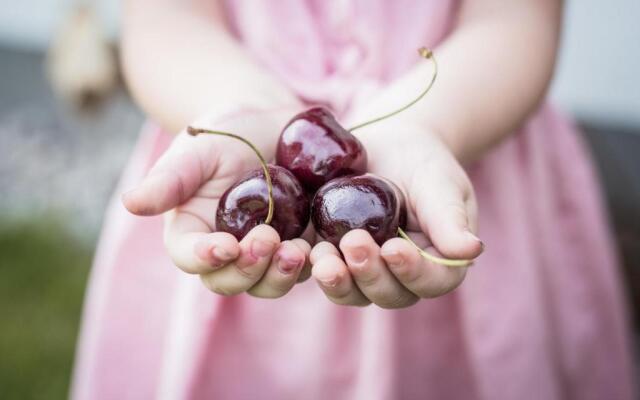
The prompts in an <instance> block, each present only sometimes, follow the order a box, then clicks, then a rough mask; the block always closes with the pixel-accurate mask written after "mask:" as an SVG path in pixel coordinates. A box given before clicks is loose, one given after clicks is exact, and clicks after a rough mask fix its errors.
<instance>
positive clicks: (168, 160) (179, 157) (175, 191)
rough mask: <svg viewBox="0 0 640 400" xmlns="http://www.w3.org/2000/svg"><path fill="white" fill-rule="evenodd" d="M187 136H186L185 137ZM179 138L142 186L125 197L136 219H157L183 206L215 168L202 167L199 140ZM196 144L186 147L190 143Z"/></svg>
mask: <svg viewBox="0 0 640 400" xmlns="http://www.w3.org/2000/svg"><path fill="white" fill-rule="evenodd" d="M181 135H182V136H184V134H181ZM182 136H179V137H177V138H176V140H175V141H174V143H173V144H172V145H171V147H170V148H169V149H168V150H167V152H166V153H165V154H164V155H163V156H162V157H161V158H160V159H159V160H158V161H157V162H156V164H155V165H154V167H153V168H152V169H151V170H150V171H149V173H148V174H147V176H146V177H145V178H144V179H143V180H142V182H140V184H139V185H138V186H137V187H136V188H134V189H133V190H130V191H128V192H126V193H125V194H123V195H122V202H123V204H124V206H125V207H126V208H127V210H129V211H130V212H131V213H133V214H136V215H157V214H161V213H163V212H165V211H168V210H170V209H172V208H174V207H175V206H177V205H179V204H182V203H183V202H184V201H186V200H187V199H189V198H190V197H191V196H192V195H193V194H194V193H195V192H196V191H197V190H198V188H200V186H201V185H202V183H203V182H204V181H205V180H206V179H207V178H208V176H209V175H210V173H209V172H208V171H209V170H210V169H211V168H210V166H208V165H205V164H204V163H202V161H201V160H202V158H201V157H200V154H199V149H198V148H197V147H196V145H197V144H199V143H198V142H196V140H197V139H196V138H189V137H188V138H183V137H182ZM189 139H190V140H191V141H192V142H193V144H189V145H185V144H184V142H185V141H186V140H189Z"/></svg>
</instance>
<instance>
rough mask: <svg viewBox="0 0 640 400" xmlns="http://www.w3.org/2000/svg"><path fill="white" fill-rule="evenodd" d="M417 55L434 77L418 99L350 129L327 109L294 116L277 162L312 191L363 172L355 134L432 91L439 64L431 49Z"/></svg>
mask: <svg viewBox="0 0 640 400" xmlns="http://www.w3.org/2000/svg"><path fill="white" fill-rule="evenodd" d="M418 53H419V54H420V56H421V57H423V58H425V59H428V60H431V61H432V62H433V65H434V71H433V77H432V78H431V81H430V82H429V85H428V86H427V88H426V89H425V90H423V91H422V92H421V93H420V95H418V97H416V98H415V99H414V100H412V101H411V102H409V103H408V104H406V105H404V106H402V107H400V108H399V109H397V110H394V111H392V112H390V113H388V114H385V115H381V116H379V117H377V118H374V119H371V120H369V121H366V122H363V123H360V124H358V125H356V126H354V127H352V128H351V129H349V130H347V129H344V128H343V127H342V126H341V125H340V124H339V123H338V121H336V119H335V118H334V116H333V115H332V114H331V113H330V112H329V111H328V110H327V109H326V108H323V107H314V108H311V109H309V110H307V111H304V112H302V113H300V114H298V115H296V116H295V117H293V118H292V119H291V121H289V123H288V124H287V125H286V126H285V127H284V129H283V130H282V133H281V134H280V138H279V140H278V146H277V148H276V163H277V164H278V165H280V166H282V167H285V168H286V169H288V170H289V171H291V172H293V174H294V175H295V176H296V177H297V178H298V179H299V180H300V183H302V185H303V186H304V187H305V188H306V189H307V190H309V191H310V192H314V191H316V190H317V189H318V188H319V187H320V186H322V185H324V184H325V183H327V182H328V181H330V180H331V179H333V178H337V177H340V176H345V175H350V174H361V173H364V172H365V171H366V167H367V153H366V151H365V149H364V147H363V146H362V143H360V141H359V140H358V138H356V137H355V136H354V135H353V134H352V132H353V131H354V130H356V129H360V128H362V127H365V126H367V125H371V124H374V123H376V122H379V121H382V120H383V119H387V118H389V117H392V116H394V115H396V114H398V113H400V112H402V111H404V110H406V109H407V108H409V107H411V106H413V105H414V104H415V103H417V102H418V101H419V100H420V99H422V98H423V97H424V96H425V95H426V94H427V93H428V92H429V90H431V87H432V86H433V83H434V82H435V79H436V76H437V74H438V64H437V63H436V61H435V58H434V57H433V53H432V52H431V50H429V49H427V48H424V47H422V48H420V49H419V50H418Z"/></svg>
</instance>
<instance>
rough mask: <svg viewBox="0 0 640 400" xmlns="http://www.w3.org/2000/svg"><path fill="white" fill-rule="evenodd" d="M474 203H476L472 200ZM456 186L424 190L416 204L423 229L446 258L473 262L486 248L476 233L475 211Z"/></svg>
mask: <svg viewBox="0 0 640 400" xmlns="http://www.w3.org/2000/svg"><path fill="white" fill-rule="evenodd" d="M471 201H473V200H471ZM467 202H468V200H465V199H464V196H463V195H462V193H461V192H460V191H459V190H458V189H457V188H455V187H454V186H453V185H440V187H438V190H433V188H429V187H428V186H426V187H423V188H422V190H421V191H420V193H419V195H418V196H417V198H416V202H415V203H414V206H415V211H416V215H417V217H418V222H419V225H420V229H421V230H422V231H423V232H425V233H426V234H427V235H428V237H429V239H430V241H431V242H432V243H433V245H434V246H435V247H436V249H437V250H438V251H439V252H440V253H442V254H443V255H444V256H445V257H448V258H455V259H472V258H475V257H477V256H479V255H480V253H482V250H483V244H482V242H481V241H480V239H479V238H478V237H477V236H476V235H475V234H474V233H472V229H474V228H475V225H476V224H475V221H471V220H472V219H474V218H476V216H475V215H474V214H475V213H474V212H473V208H474V207H471V206H469V204H467Z"/></svg>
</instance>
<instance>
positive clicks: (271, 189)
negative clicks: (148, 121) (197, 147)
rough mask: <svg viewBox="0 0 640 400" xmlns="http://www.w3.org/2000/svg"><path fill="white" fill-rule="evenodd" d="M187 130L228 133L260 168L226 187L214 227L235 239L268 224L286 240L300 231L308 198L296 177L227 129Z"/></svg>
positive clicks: (190, 129) (306, 215) (304, 223)
mask: <svg viewBox="0 0 640 400" xmlns="http://www.w3.org/2000/svg"><path fill="white" fill-rule="evenodd" d="M187 133H189V135H191V136H197V135H199V134H201V133H203V134H209V135H219V136H227V137H231V138H233V139H236V140H240V141H241V142H243V143H245V144H246V145H247V146H249V147H251V150H253V152H254V153H255V154H256V156H257V157H258V159H259V160H260V165H261V167H262V169H261V170H260V169H258V170H253V171H250V172H249V173H247V174H246V175H245V176H244V177H242V178H241V179H240V180H238V181H237V182H236V183H234V184H233V185H232V186H231V187H230V188H228V189H227V190H226V191H225V192H224V193H223V195H222V197H221V198H220V202H219V203H218V209H217V210H216V229H217V230H219V231H223V232H228V233H230V234H232V235H233V236H235V237H236V238H237V239H238V240H240V239H242V238H243V237H244V236H245V235H246V234H247V233H248V232H249V231H250V230H251V229H252V228H253V227H255V226H257V225H259V224H263V223H264V224H269V225H272V226H273V228H274V229H275V230H276V231H277V232H278V234H279V235H280V239H282V240H289V239H294V238H297V237H298V236H300V235H301V234H302V232H303V231H304V229H305V228H306V226H307V223H308V222H309V199H308V197H307V195H306V193H305V192H304V189H303V188H302V185H300V182H299V181H298V180H297V179H296V177H295V176H294V175H293V174H292V173H291V172H289V171H287V170H286V169H284V168H282V167H279V166H276V165H268V164H267V162H266V161H265V159H264V157H263V156H262V154H261V153H260V151H259V150H258V149H257V148H256V147H255V146H254V145H253V143H251V142H250V141H248V140H247V139H245V138H243V137H242V136H239V135H236V134H234V133H230V132H224V131H217V130H211V129H203V128H194V127H191V126H189V127H187Z"/></svg>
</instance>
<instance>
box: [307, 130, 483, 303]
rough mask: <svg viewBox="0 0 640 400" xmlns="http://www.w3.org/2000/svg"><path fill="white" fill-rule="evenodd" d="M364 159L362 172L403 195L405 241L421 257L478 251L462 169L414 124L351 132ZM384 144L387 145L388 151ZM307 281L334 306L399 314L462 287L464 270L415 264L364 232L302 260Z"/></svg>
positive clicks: (395, 242)
mask: <svg viewBox="0 0 640 400" xmlns="http://www.w3.org/2000/svg"><path fill="white" fill-rule="evenodd" d="M358 136H359V138H360V139H361V140H362V141H363V143H364V145H365V147H366V148H367V151H368V155H369V165H368V169H369V171H370V172H373V173H375V174H378V175H380V176H383V177H385V178H388V179H390V180H392V181H393V182H395V183H396V184H397V185H398V186H399V187H400V188H401V189H402V191H403V192H404V194H405V198H406V202H407V211H408V217H409V218H408V232H407V233H408V234H409V236H410V237H411V238H412V240H413V241H414V242H415V243H416V244H417V245H418V246H420V247H422V248H425V249H426V251H428V252H430V253H432V254H434V255H441V256H444V257H447V258H453V259H473V258H475V257H477V256H478V255H480V253H481V252H482V250H483V244H482V242H481V241H480V240H479V239H478V238H477V236H476V232H477V218H478V216H477V204H476V199H475V195H474V192H473V188H472V185H471V182H470V181H469V178H468V177H467V175H466V173H465V171H464V169H463V168H462V166H461V165H460V164H459V163H458V161H457V160H456V159H455V157H454V156H453V155H452V154H451V152H450V151H449V150H448V149H447V147H446V146H445V145H444V144H443V143H442V141H440V140H439V139H438V136H437V135H436V134H434V133H433V132H430V131H429V130H428V129H425V128H424V127H422V126H419V125H413V124H409V123H398V122H392V121H389V122H386V121H385V122H384V123H380V124H379V125H376V126H375V127H374V126H371V127H370V128H369V127H367V128H366V129H362V132H358ZM389 143H393V145H390V144H389ZM310 259H311V263H312V265H313V269H312V274H313V276H314V278H315V279H316V280H317V281H318V284H319V286H320V287H321V288H322V290H323V291H324V293H325V294H326V296H327V297H328V298H329V299H330V300H332V301H333V302H335V303H338V304H343V305H355V306H363V305H367V304H370V303H374V304H376V305H378V306H380V307H383V308H402V307H407V306H410V305H412V304H414V303H416V302H417V301H418V300H419V299H422V298H431V297H436V296H440V295H443V294H446V293H448V292H450V291H451V290H453V289H455V288H456V287H457V286H458V285H460V283H461V282H462V281H463V279H464V277H465V274H466V272H467V268H466V267H447V266H444V265H439V264H434V263H431V262H429V261H427V260H426V259H425V258H423V257H422V256H421V255H420V254H419V253H418V251H417V249H416V248H415V247H414V246H413V245H412V244H411V243H409V242H408V241H407V240H405V239H402V238H392V239H390V240H388V241H387V242H385V243H384V244H383V245H382V246H379V245H378V244H376V242H375V241H374V240H373V238H372V237H371V235H370V234H369V233H367V232H366V231H364V230H353V231H350V232H348V233H347V234H346V235H345V236H344V237H343V238H342V240H341V241H340V244H339V249H338V248H336V247H335V246H333V245H331V244H330V243H328V242H320V243H318V244H316V245H315V247H314V248H313V250H312V252H311V255H310Z"/></svg>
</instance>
